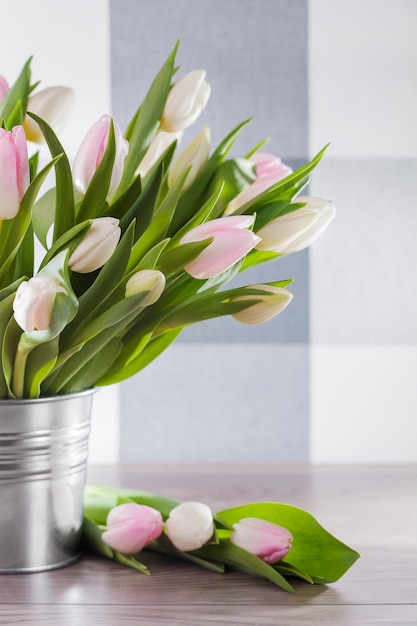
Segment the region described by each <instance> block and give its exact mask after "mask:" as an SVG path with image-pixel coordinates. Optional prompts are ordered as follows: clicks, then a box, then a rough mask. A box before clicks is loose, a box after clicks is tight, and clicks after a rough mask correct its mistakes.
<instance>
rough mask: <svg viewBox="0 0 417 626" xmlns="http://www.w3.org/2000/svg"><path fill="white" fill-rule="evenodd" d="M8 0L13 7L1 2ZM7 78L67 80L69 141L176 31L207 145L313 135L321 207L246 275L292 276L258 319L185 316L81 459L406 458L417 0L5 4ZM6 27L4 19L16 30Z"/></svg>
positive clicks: (133, 102)
mask: <svg viewBox="0 0 417 626" xmlns="http://www.w3.org/2000/svg"><path fill="white" fill-rule="evenodd" d="M11 4H13V6H11ZM0 8H1V10H2V15H3V18H5V16H6V17H7V21H8V22H9V23H10V24H14V25H15V26H14V28H13V32H10V33H7V32H4V31H5V29H2V31H3V32H2V37H1V39H0V73H2V74H4V75H5V76H7V78H8V79H9V80H10V81H11V80H13V78H14V77H15V76H16V75H17V72H18V70H19V69H20V67H21V65H23V63H24V61H25V60H26V58H27V57H28V56H30V55H31V54H34V61H33V65H32V67H33V72H34V78H35V79H38V78H41V79H42V81H43V83H44V84H45V85H47V84H67V85H70V86H73V87H74V88H75V89H76V91H77V106H76V110H75V111H74V114H73V120H72V123H71V125H70V127H69V128H67V129H66V131H65V133H64V135H63V142H64V145H65V147H66V148H67V149H68V151H69V152H70V153H71V154H73V153H74V152H75V150H76V148H77V146H78V144H79V142H80V141H81V139H82V137H83V136H84V133H85V132H86V130H87V129H88V128H89V126H90V125H91V124H92V123H93V122H94V121H95V120H96V119H97V117H98V116H99V115H101V114H102V113H104V112H108V111H111V112H112V114H113V115H114V117H115V118H116V120H117V121H118V122H119V123H120V124H121V125H122V126H124V125H125V124H126V123H127V121H128V119H129V118H130V116H131V115H132V113H133V112H134V110H135V108H136V106H137V103H138V102H139V101H140V100H141V99H142V97H143V96H144V94H145V92H146V89H147V87H148V86H149V84H150V81H151V80H152V78H153V76H154V74H155V72H156V71H157V70H158V69H159V67H160V66H161V64H162V63H163V61H164V60H165V58H166V56H167V55H168V54H169V52H170V50H171V48H172V47H173V45H174V43H175V41H176V40H177V39H178V38H181V46H180V50H179V53H178V56H177V61H178V64H179V65H180V66H181V73H186V72H188V71H191V70H192V69H197V68H199V69H200V68H205V69H206V70H207V80H208V81H209V82H210V83H211V85H212V96H211V99H210V102H209V105H208V107H207V109H206V111H205V112H204V114H203V116H202V117H201V118H200V120H199V121H198V122H197V123H196V128H195V129H193V130H192V131H191V132H190V133H189V135H188V137H186V138H185V140H184V143H185V142H188V139H191V138H192V137H193V133H194V134H195V133H196V132H199V130H200V129H201V127H202V125H203V124H208V125H209V126H210V128H211V134H212V143H213V145H217V143H218V142H219V141H220V140H221V139H222V138H223V137H224V136H225V135H226V134H227V133H228V132H229V131H230V130H231V129H232V128H233V127H234V126H235V125H236V124H237V123H238V122H240V121H242V120H244V119H246V118H248V117H253V118H254V119H253V121H252V123H251V124H250V125H249V126H248V127H247V130H246V131H245V132H244V134H243V135H242V137H241V139H240V140H239V142H238V144H237V146H236V153H239V154H244V152H245V151H246V150H247V149H249V148H251V147H252V146H253V145H255V144H256V143H257V142H258V141H259V140H260V139H262V138H264V137H267V136H268V137H271V140H270V143H269V145H268V150H269V151H271V152H274V153H276V154H278V155H279V156H281V157H282V158H283V160H284V161H286V162H287V163H289V164H290V165H292V166H293V167H297V166H299V165H301V164H302V163H304V162H306V161H307V160H309V158H311V157H312V156H313V155H314V153H316V152H317V151H318V150H319V149H320V148H321V147H322V146H323V145H324V144H325V143H327V142H328V141H330V142H331V147H330V149H329V151H328V154H327V156H326V158H325V160H324V162H322V164H321V165H320V166H319V169H318V170H317V171H316V172H315V173H314V174H313V176H312V181H311V184H310V189H309V193H310V195H314V194H315V195H319V196H322V197H326V198H329V199H331V200H332V201H333V202H334V204H335V205H336V207H337V210H338V213H337V218H336V220H335V222H334V223H333V224H332V225H331V227H330V228H329V230H328V231H327V232H326V234H325V235H324V236H323V238H322V239H321V240H319V241H318V242H317V243H316V244H314V246H313V247H312V248H311V249H310V250H308V251H304V252H302V253H298V254H296V255H292V256H291V255H290V256H288V257H286V258H284V259H280V260H279V261H277V262H275V263H274V264H270V265H268V266H265V267H263V268H262V267H261V268H256V269H255V270H253V272H252V274H251V275H248V274H246V275H245V282H259V281H261V280H278V279H281V278H289V277H291V278H294V279H295V283H294V285H293V289H292V291H293V293H294V295H295V298H294V300H293V302H292V303H291V305H290V306H289V307H288V308H287V309H286V310H285V311H284V312H283V313H282V314H281V315H280V316H278V317H277V318H275V319H274V320H273V321H271V322H270V323H268V324H265V325H262V326H259V327H253V328H251V327H246V326H243V325H239V324H238V323H237V322H235V321H233V320H229V319H221V320H216V321H213V322H210V323H204V324H199V325H196V326H195V327H191V328H189V329H187V330H186V331H184V333H183V335H182V336H181V338H180V339H179V340H178V341H177V343H176V344H174V345H173V346H172V347H171V348H170V349H169V350H168V351H167V352H166V353H165V354H164V355H163V356H161V357H160V358H159V359H158V360H157V361H155V362H154V363H153V364H151V365H150V366H149V367H148V368H147V369H146V370H145V371H143V372H141V373H140V374H139V375H137V376H136V377H134V378H133V379H131V380H129V381H127V382H125V383H123V384H122V385H120V386H117V387H112V388H108V389H105V390H103V391H101V392H99V393H98V394H97V396H96V400H95V409H94V420H93V432H92V440H91V462H92V463H94V462H117V461H121V462H126V463H134V462H141V461H143V462H161V463H163V462H231V463H233V462H248V463H258V462H281V461H288V462H306V461H313V462H331V461H335V462H416V461H417V443H416V441H417V436H416V435H417V432H416V431H417V427H416V412H417V399H416V393H415V382H414V376H415V374H416V371H417V345H416V344H417V321H416V320H417V298H416V295H415V284H416V278H417V270H416V252H415V248H416V246H415V238H416V234H417V207H416V204H417V200H416V199H417V177H416V174H417V168H416V165H417V125H416V123H415V112H416V110H417V86H416V85H417V84H416V80H415V77H416V70H417V40H416V38H415V24H416V23H417V2H415V0H350V2H347V1H346V0H310V1H308V0H175V1H174V0H110V1H109V2H108V1H106V0H89V1H88V2H84V1H83V2H82V1H81V0H61V1H60V2H54V1H53V0H37V2H36V3H33V2H30V0H15V1H14V3H9V2H5V1H4V0H0ZM16 25H18V28H17V27H16Z"/></svg>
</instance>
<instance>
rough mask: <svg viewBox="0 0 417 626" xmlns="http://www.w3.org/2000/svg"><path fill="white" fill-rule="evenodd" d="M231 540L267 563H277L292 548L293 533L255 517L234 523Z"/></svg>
mask: <svg viewBox="0 0 417 626" xmlns="http://www.w3.org/2000/svg"><path fill="white" fill-rule="evenodd" d="M233 528H234V531H233V533H232V536H231V538H230V541H231V542H232V543H233V544H235V545H236V546H239V548H242V549H243V550H246V551H247V552H251V553H252V554H255V556H257V557H259V558H260V559H262V560H263V561H265V562H266V563H270V564H273V563H277V561H280V560H281V559H283V558H284V557H285V556H286V555H287V554H288V552H289V551H290V550H291V542H292V539H293V538H292V535H291V533H290V532H289V531H288V530H287V529H286V528H282V526H278V525H277V524H273V523H272V522H267V521H266V520H263V519H258V518H255V517H246V518H245V519H241V520H240V521H239V522H238V523H237V524H233Z"/></svg>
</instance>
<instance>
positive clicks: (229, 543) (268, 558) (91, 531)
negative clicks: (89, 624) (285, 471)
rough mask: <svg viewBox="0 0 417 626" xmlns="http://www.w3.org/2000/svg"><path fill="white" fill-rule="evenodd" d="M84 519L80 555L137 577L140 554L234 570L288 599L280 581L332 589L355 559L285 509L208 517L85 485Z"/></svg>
mask: <svg viewBox="0 0 417 626" xmlns="http://www.w3.org/2000/svg"><path fill="white" fill-rule="evenodd" d="M84 514H85V517H84V540H85V544H86V547H87V548H88V549H93V550H95V551H96V552H98V553H99V554H101V555H103V556H105V557H107V558H109V559H114V560H115V561H117V562H119V563H122V564H123V565H127V566H129V567H132V568H134V569H137V570H139V571H140V572H143V573H144V574H149V573H150V572H149V570H148V568H147V566H146V564H145V563H143V562H142V561H139V560H138V559H137V558H136V557H137V553H139V552H141V551H142V550H143V549H144V548H146V549H147V550H153V551H157V552H162V553H164V554H167V555H170V556H173V557H177V558H181V559H185V560H188V561H191V562H192V563H194V564H196V565H199V566H201V567H204V568H206V569H209V570H212V571H214V572H218V573H224V572H225V571H226V568H232V569H238V570H241V571H243V572H245V573H247V574H251V575H253V576H260V577H262V578H265V579H267V580H269V581H271V582H272V583H274V584H275V585H277V586H279V587H281V588H282V589H284V590H285V591H288V592H290V593H293V592H294V587H293V586H292V584H291V583H290V582H289V581H288V580H287V577H290V578H294V579H301V580H302V581H305V582H308V583H310V584H327V583H332V582H334V581H336V580H338V579H339V578H340V577H341V576H343V574H344V573H345V572H346V571H347V570H348V569H349V568H350V567H351V565H353V563H354V562H355V561H356V560H357V559H358V557H359V554H358V553H357V552H355V550H352V549H351V548H349V547H348V546H347V545H345V544H343V543H342V542H341V541H339V540H338V539H336V538H335V537H334V536H332V535H331V534H330V533H328V532H327V531H326V530H325V529H324V528H323V527H322V526H321V525H320V524H319V523H318V522H317V521H316V520H315V519H314V518H313V517H312V516H311V515H310V514H309V513H307V512H306V511H303V510H302V509H299V508H297V507H294V506H290V505H288V504H279V503H273V502H257V503H253V504H245V505H243V506H238V507H234V508H231V509H226V510H224V511H221V512H219V513H218V514H215V515H213V513H212V511H211V509H210V508H209V507H208V506H207V504H205V503H202V502H179V501H177V500H173V499H172V498H166V497H164V496H162V495H159V494H153V493H148V492H143V491H142V492H138V491H133V490H128V489H115V488H113V487H104V486H94V485H88V486H87V490H86V494H85V508H84ZM145 552H146V551H144V552H143V553H142V552H141V555H140V557H141V558H142V554H145ZM135 555H136V556H135Z"/></svg>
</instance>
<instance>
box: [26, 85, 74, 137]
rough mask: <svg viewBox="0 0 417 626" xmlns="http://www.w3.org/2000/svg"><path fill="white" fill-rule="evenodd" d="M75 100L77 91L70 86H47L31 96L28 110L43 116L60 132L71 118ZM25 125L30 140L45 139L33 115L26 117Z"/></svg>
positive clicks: (56, 131)
mask: <svg viewBox="0 0 417 626" xmlns="http://www.w3.org/2000/svg"><path fill="white" fill-rule="evenodd" d="M74 100H75V93H74V91H73V90H72V89H70V88H69V87H46V89H42V90H41V91H38V92H37V93H35V94H34V95H33V96H31V97H30V98H29V100H28V104H27V110H28V111H30V112H31V113H35V114H36V115H37V116H38V117H41V118H42V119H43V120H45V122H47V123H48V124H49V126H50V127H51V128H52V129H53V130H54V132H55V133H58V132H60V131H61V130H62V128H64V126H65V124H66V123H67V121H68V119H69V116H70V113H71V110H72V108H73V106H74ZM23 126H24V129H25V132H26V137H27V139H28V141H33V142H34V143H43V142H44V141H45V139H44V136H43V134H42V132H41V129H40V128H39V125H38V124H37V122H35V120H33V119H32V118H31V117H29V116H26V117H25V121H24V123H23Z"/></svg>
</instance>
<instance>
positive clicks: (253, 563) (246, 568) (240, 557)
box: [192, 540, 294, 593]
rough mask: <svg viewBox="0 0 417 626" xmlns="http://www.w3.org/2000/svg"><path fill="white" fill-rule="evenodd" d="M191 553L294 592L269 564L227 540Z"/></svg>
mask: <svg viewBox="0 0 417 626" xmlns="http://www.w3.org/2000/svg"><path fill="white" fill-rule="evenodd" d="M192 554H195V555H196V556H199V557H203V558H205V559H209V560H214V561H218V562H220V563H224V564H225V565H229V566H231V567H233V568H235V569H238V570H240V571H242V572H245V573H246V574H250V575H251V576H260V577H262V578H266V579H267V580H270V581H271V582H273V583H274V584H275V585H278V587H281V588H282V589H284V590H285V591H288V592H289V593H294V588H293V587H292V586H291V585H290V583H289V582H288V581H287V580H285V578H284V577H283V576H282V575H281V574H280V573H279V572H277V571H276V570H275V569H274V568H273V567H271V565H268V563H265V562H264V561H262V560H261V559H259V558H258V557H257V556H254V555H253V554H250V553H249V552H246V550H242V548H239V547H238V546H235V545H234V544H232V543H230V542H229V541H224V540H221V541H220V543H219V544H217V545H206V546H203V547H202V548H200V549H199V550H195V551H194V552H192Z"/></svg>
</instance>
